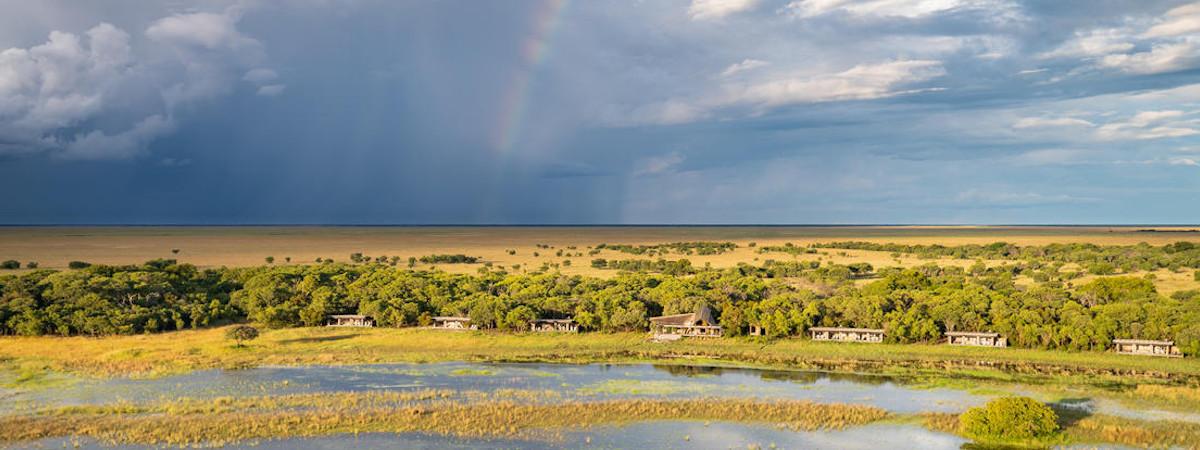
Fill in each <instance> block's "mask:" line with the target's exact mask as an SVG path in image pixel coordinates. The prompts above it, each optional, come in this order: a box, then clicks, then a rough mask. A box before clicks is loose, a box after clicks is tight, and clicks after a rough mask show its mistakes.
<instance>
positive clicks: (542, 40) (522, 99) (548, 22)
mask: <svg viewBox="0 0 1200 450" xmlns="http://www.w3.org/2000/svg"><path fill="white" fill-rule="evenodd" d="M568 3H569V0H544V1H543V2H542V3H541V5H539V6H538V7H537V8H535V9H534V14H533V18H532V20H531V22H532V23H533V27H532V29H531V30H530V32H529V35H528V36H527V37H526V38H525V41H524V42H522V44H521V64H520V65H519V66H518V67H517V68H516V69H515V70H514V71H513V74H512V81H511V83H510V84H509V88H508V91H506V92H505V94H504V97H503V102H502V103H501V106H500V115H499V118H498V120H497V121H496V122H497V123H496V127H495V131H494V132H493V136H492V145H493V147H494V148H495V149H496V150H497V151H499V152H501V153H507V152H508V151H510V150H512V147H513V143H514V142H515V141H516V139H517V138H518V137H519V136H520V133H521V130H522V128H523V127H524V126H525V124H524V122H525V113H526V109H527V108H528V107H529V88H530V85H532V84H533V79H534V77H535V76H536V75H537V72H538V69H539V68H540V67H541V66H542V65H544V64H545V63H546V60H547V59H548V58H549V57H550V52H551V48H550V42H551V39H552V38H553V37H554V34H555V32H556V31H557V30H558V26H559V24H560V23H561V22H562V17H563V13H564V12H565V11H566V9H567V4H568Z"/></svg>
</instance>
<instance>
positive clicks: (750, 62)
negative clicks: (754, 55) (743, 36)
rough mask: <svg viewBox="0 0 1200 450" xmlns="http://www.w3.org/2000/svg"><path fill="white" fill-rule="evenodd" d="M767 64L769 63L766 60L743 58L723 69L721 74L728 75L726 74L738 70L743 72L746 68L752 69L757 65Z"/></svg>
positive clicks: (731, 73) (735, 72)
mask: <svg viewBox="0 0 1200 450" xmlns="http://www.w3.org/2000/svg"><path fill="white" fill-rule="evenodd" d="M767 64H769V63H768V62H766V61H760V60H757V59H744V60H742V62H740V63H736V64H730V65H729V67H726V68H725V70H723V71H721V76H723V77H728V76H731V75H734V74H737V73H739V72H745V71H747V70H754V69H757V68H759V67H762V66H765V65H767Z"/></svg>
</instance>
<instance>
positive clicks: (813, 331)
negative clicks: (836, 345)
mask: <svg viewBox="0 0 1200 450" xmlns="http://www.w3.org/2000/svg"><path fill="white" fill-rule="evenodd" d="M808 332H809V335H810V336H812V340H814V341H837V342H866V343H871V344H878V343H880V342H883V334H884V333H883V330H881V329H877V328H838V327H813V328H809V329H808Z"/></svg>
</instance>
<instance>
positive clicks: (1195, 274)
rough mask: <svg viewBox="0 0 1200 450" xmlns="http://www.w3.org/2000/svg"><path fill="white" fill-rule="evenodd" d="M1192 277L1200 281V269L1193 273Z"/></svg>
mask: <svg viewBox="0 0 1200 450" xmlns="http://www.w3.org/2000/svg"><path fill="white" fill-rule="evenodd" d="M1192 279H1193V280H1196V281H1200V270H1197V271H1196V273H1193V274H1192Z"/></svg>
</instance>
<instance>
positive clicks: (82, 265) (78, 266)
mask: <svg viewBox="0 0 1200 450" xmlns="http://www.w3.org/2000/svg"><path fill="white" fill-rule="evenodd" d="M67 267H69V268H72V269H86V268H88V267H92V263H89V262H83V261H71V262H69V263H67Z"/></svg>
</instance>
